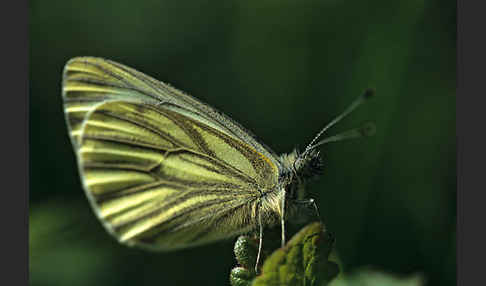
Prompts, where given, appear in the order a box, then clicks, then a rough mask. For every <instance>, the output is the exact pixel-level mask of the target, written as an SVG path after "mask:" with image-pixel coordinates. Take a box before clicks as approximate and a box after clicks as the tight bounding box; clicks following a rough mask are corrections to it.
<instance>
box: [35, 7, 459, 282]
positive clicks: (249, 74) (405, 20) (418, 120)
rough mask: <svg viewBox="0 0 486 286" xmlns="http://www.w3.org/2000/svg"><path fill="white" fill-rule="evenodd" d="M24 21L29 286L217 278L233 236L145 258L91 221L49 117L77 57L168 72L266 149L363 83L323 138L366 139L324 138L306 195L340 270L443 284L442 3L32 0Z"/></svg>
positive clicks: (321, 117)
mask: <svg viewBox="0 0 486 286" xmlns="http://www.w3.org/2000/svg"><path fill="white" fill-rule="evenodd" d="M29 22H30V23H29V25H30V27H29V30H30V68H29V74H30V75H29V76H30V86H29V88H30V115H29V117H30V157H31V161H30V186H31V191H30V209H31V210H30V226H29V227H30V245H29V247H30V261H29V263H30V266H29V267H30V281H31V285H52V286H56V285H104V286H108V285H195V284H196V285H206V284H207V285H228V283H229V282H228V274H229V273H230V270H231V267H232V266H233V265H234V263H235V262H234V258H233V256H232V243H233V242H234V240H228V241H223V242H219V243H215V244H211V245H207V246H201V247H198V248H194V249H187V250H181V251H177V252H169V253H147V252H144V251H141V250H138V249H132V248H128V247H124V246H121V245H119V244H117V243H116V241H115V240H114V239H113V238H112V237H111V236H109V235H107V234H106V232H105V231H104V230H103V228H102V226H101V224H100V223H99V222H97V220H96V218H95V216H94V215H93V214H92V212H91V210H90V207H89V204H88V202H87V200H86V198H85V196H84V193H83V191H82V189H81V185H80V182H79V178H78V174H77V170H76V167H77V166H76V162H75V158H74V154H73V151H72V149H71V146H70V141H69V139H68V135H67V131H66V126H65V123H64V115H63V112H62V101H61V91H60V88H61V71H62V67H63V65H64V63H65V62H66V61H67V60H68V59H69V58H71V57H74V56H81V55H91V56H101V57H105V58H109V59H113V60H116V61H119V62H121V63H123V64H126V65H128V66H131V67H134V68H136V69H138V70H140V71H142V72H144V73H147V74H149V75H151V76H153V77H155V78H157V79H160V80H162V81H165V82H168V83H170V84H172V85H173V86H175V87H177V88H179V89H182V90H184V91H186V92H188V93H190V94H192V95H194V96H196V97H197V98H199V99H201V100H203V101H204V102H207V103H209V104H210V105H212V106H215V107H216V108H218V109H219V110H222V111H224V112H225V113H226V114H228V115H230V116H231V117H233V118H234V119H235V120H237V121H238V122H240V123H242V124H243V125H244V126H245V127H247V128H249V129H250V130H252V131H253V132H254V133H255V134H257V135H258V136H259V137H260V138H262V140H263V141H264V142H265V143H266V144H267V145H269V146H270V147H272V148H273V149H274V150H275V151H276V152H277V153H282V152H289V151H291V150H292V148H294V147H295V146H299V147H301V148H302V147H303V146H305V144H306V143H308V142H309V141H310V140H311V139H312V137H313V136H314V135H315V133H316V132H317V131H318V130H319V129H320V128H321V127H322V126H323V125H324V124H325V123H327V122H329V120H330V119H331V118H333V117H334V116H335V115H336V114H338V113H339V112H341V111H342V110H343V108H344V107H345V106H346V105H347V104H349V103H350V102H351V101H352V100H353V99H354V98H355V97H357V96H358V95H359V94H361V93H362V91H363V90H364V89H365V88H367V87H374V88H375V89H376V94H377V96H376V97H375V98H374V99H373V100H372V101H370V102H369V103H367V104H366V105H365V106H363V107H361V108H360V109H359V110H358V111H356V112H355V113H354V114H352V115H351V116H350V117H349V118H347V119H346V120H344V121H343V122H342V123H340V124H339V125H338V126H336V128H333V129H332V130H331V131H330V133H332V134H334V133H336V132H339V131H340V130H345V129H347V128H350V127H354V126H357V125H359V124H360V123H361V122H363V121H367V120H372V121H374V122H375V123H376V126H377V132H376V135H375V136H374V137H371V138H366V139H363V140H356V141H350V142H343V143H339V144H334V145H329V146H325V147H323V148H322V154H323V156H324V160H325V173H324V175H323V176H322V177H321V178H320V179H319V180H317V181H315V182H314V183H312V184H309V187H308V190H309V192H310V197H313V198H314V199H315V200H316V202H317V203H318V206H319V211H320V213H321V217H322V218H323V220H324V222H325V224H326V227H327V229H328V230H329V231H331V232H332V233H333V234H334V235H335V237H336V244H335V249H336V250H337V252H338V253H339V258H340V261H341V264H340V266H341V265H342V268H341V270H344V273H345V274H348V273H350V275H352V273H355V272H354V271H355V270H356V269H358V268H360V267H362V266H366V265H373V266H375V267H377V268H379V269H381V270H383V271H386V272H392V273H397V274H402V275H408V274H412V273H417V272H419V273H423V276H424V277H425V280H426V283H427V284H428V285H454V284H455V280H456V272H455V269H456V267H455V265H456V262H455V261H456V257H455V253H456V248H455V243H456V140H455V134H456V130H455V89H456V80H455V78H456V56H455V55H456V46H455V42H456V3H455V1H438V0H436V1H418V0H411V1H410V0H402V1H385V0H372V1H344V0H342V1H337V0H301V1H295V0H280V1H256V0H249V1H234V0H224V1H202V0H194V1H176V0H157V1H155V0H153V1H114V0H107V1H93V0H86V1H60V0H57V1H56V0H44V1H39V0H31V1H30V21H29ZM188 273H189V274H190V275H188ZM346 277H347V276H346ZM350 285H351V284H350Z"/></svg>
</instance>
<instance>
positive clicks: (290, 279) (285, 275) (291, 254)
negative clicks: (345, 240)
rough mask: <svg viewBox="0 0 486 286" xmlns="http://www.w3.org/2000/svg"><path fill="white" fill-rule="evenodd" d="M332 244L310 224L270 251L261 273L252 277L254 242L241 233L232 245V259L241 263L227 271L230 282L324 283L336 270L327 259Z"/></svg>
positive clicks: (264, 285) (239, 285) (243, 285)
mask: <svg viewBox="0 0 486 286" xmlns="http://www.w3.org/2000/svg"><path fill="white" fill-rule="evenodd" d="M273 241H275V240H273ZM333 243H334V238H333V237H332V236H331V235H330V234H329V233H328V232H326V231H325V229H324V226H323V225H322V224H321V223H318V222H315V223H311V224H309V225H307V226H306V227H304V228H302V229H301V230H300V231H299V232H298V233H297V234H295V235H294V236H293V237H292V239H291V240H289V241H288V243H287V244H286V245H285V246H284V247H283V248H278V249H277V250H275V251H274V252H273V253H271V254H270V255H269V256H268V257H267V259H266V260H265V262H264V263H263V266H262V267H261V270H260V272H261V274H260V275H259V276H256V275H255V271H254V270H253V269H254V265H255V261H256V254H257V250H258V244H257V242H256V241H255V240H254V239H252V238H250V237H248V236H241V237H239V238H238V240H237V242H236V244H235V255H236V259H237V261H238V263H239V264H240V265H241V266H240V267H235V268H234V269H233V270H232V271H231V275H230V282H231V285H233V286H247V285H252V286H269V285H280V286H286V285H288V286H290V285H292V286H293V285H306V286H307V285H310V286H321V285H327V283H328V282H329V281H330V280H332V279H333V278H334V277H336V275H337V274H338V272H339V269H338V266H337V264H336V263H334V262H331V261H329V260H328V257H329V254H330V252H331V250H332V247H333ZM265 256H267V255H266V254H265V253H264V254H263V257H265Z"/></svg>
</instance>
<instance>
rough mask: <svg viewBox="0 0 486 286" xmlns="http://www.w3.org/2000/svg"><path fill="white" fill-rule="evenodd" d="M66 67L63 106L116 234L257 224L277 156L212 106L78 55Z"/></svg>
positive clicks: (219, 232)
mask: <svg viewBox="0 0 486 286" xmlns="http://www.w3.org/2000/svg"><path fill="white" fill-rule="evenodd" d="M89 60H90V61H93V60H94V59H92V58H89ZM101 63H105V61H104V60H103V61H102V62H101ZM70 64H75V65H74V66H76V67H74V66H70ZM81 67H84V70H83V71H82V72H79V70H80V69H81ZM86 67H89V68H92V67H94V68H95V70H96V71H98V73H94V72H87V71H85V70H86ZM65 70H66V71H67V72H66V74H65V78H64V97H65V111H66V116H67V121H68V125H69V126H70V131H71V135H72V141H73V145H74V146H75V151H76V153H77V157H78V163H79V169H80V173H81V178H82V181H83V185H84V189H85V191H86V193H87V195H88V197H89V199H90V202H91V204H92V206H93V208H94V210H95V212H96V213H97V215H98V217H99V218H100V219H101V221H102V222H103V223H104V225H105V227H106V228H107V229H108V231H109V232H110V233H112V234H113V235H114V236H115V237H117V238H118V239H119V241H121V242H123V243H126V244H129V245H141V246H145V247H149V248H153V249H162V250H169V249H177V248H184V247H188V246H193V245H197V244H202V243H206V242H210V241H214V240H218V239H222V238H226V237H230V236H233V235H236V234H239V233H243V232H246V231H248V230H250V229H253V228H254V227H255V225H256V212H257V206H258V203H259V199H260V198H261V194H262V193H263V192H265V191H268V190H272V189H274V187H275V185H276V184H277V179H278V167H277V166H276V165H275V164H274V163H273V162H272V160H271V158H269V157H267V156H265V155H264V154H262V153H261V152H259V151H258V150H256V148H255V147H254V146H252V145H251V144H246V142H243V141H242V140H241V139H240V138H239V137H238V136H236V135H235V134H234V133H232V132H229V130H226V129H228V128H227V127H226V125H223V124H222V123H221V122H219V121H217V120H212V118H211V114H207V113H203V112H201V111H200V110H198V109H195V108H192V107H191V106H189V105H182V104H178V103H177V102H175V100H173V99H172V98H170V97H169V98H168V99H167V100H165V99H160V98H162V95H160V94H159V93H157V92H156V90H154V91H153V95H154V96H155V95H157V96H158V97H154V96H149V95H147V94H152V93H149V91H148V88H147V87H142V86H140V87H139V86H137V87H136V88H135V87H134V86H133V85H132V87H131V88H129V87H128V86H129V85H128V84H127V82H129V80H128V79H131V80H135V79H133V78H132V77H130V76H126V75H125V76H121V75H117V76H113V71H112V70H111V69H109V68H104V69H100V68H99V66H97V65H90V64H87V65H86V64H85V63H83V62H82V61H81V63H79V62H78V61H71V62H70V63H68V66H67V67H66V69H65ZM75 71H78V72H75ZM100 71H104V73H103V74H100V73H99V72H100ZM130 74H132V73H130ZM137 76H138V77H137V78H140V77H143V75H137ZM108 78H109V79H110V80H113V81H114V79H115V78H116V79H117V83H114V82H110V83H108ZM146 81H148V80H140V82H137V84H138V83H141V82H146ZM123 82H125V83H124V84H123V85H122V84H121V83H123ZM133 84H135V83H133ZM140 85H141V84H140ZM150 98H154V100H153V101H151V100H150ZM118 99H122V100H118ZM223 123H225V122H223ZM260 148H263V147H262V146H261V145H260ZM277 211H278V210H277Z"/></svg>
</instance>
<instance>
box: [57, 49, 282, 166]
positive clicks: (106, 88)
mask: <svg viewBox="0 0 486 286" xmlns="http://www.w3.org/2000/svg"><path fill="white" fill-rule="evenodd" d="M63 98H64V104H65V113H66V119H67V123H68V126H69V129H70V134H71V139H72V143H73V145H74V147H75V148H78V145H79V134H80V132H81V130H80V128H81V125H82V123H83V120H84V118H85V116H86V114H87V113H88V112H89V111H91V110H92V109H93V108H94V107H95V106H96V105H98V104H99V103H100V102H105V101H108V100H128V101H137V102H143V103H152V104H165V103H170V104H172V105H176V106H179V107H182V108H184V109H185V111H188V112H186V115H187V116H190V117H196V118H197V120H200V121H202V122H204V123H205V124H206V125H208V126H210V127H212V128H214V129H216V130H218V131H220V132H221V133H224V134H226V135H228V136H231V137H235V138H238V139H239V140H240V141H243V142H245V143H246V144H248V145H250V146H251V147H252V148H253V149H254V150H256V151H257V152H259V153H261V154H262V155H264V156H265V157H267V158H268V159H269V160H270V161H272V163H273V164H274V165H276V166H279V164H280V163H279V160H278V156H277V155H276V154H275V153H274V152H273V151H272V150H271V149H270V148H268V147H267V146H265V145H264V144H263V143H261V142H259V141H257V139H256V138H255V136H254V135H253V134H251V132H250V131H248V130H246V129H245V128H243V127H242V126H241V125H240V124H238V123H237V122H235V121H233V120H231V118H229V117H228V116H226V115H224V114H223V113H221V112H219V111H217V110H216V109H214V108H212V107H210V106H208V105H206V104H204V103H202V102H200V101H199V100H197V99H196V98H194V97H192V96H189V95H187V94H185V93H183V92H181V91H179V90H177V89H175V88H173V87H171V86H169V85H167V84H164V83H162V82H160V81H158V80H155V79H153V78H151V77H149V76H147V75H145V74H143V73H141V72H138V71H136V70H134V69H132V68H129V67H127V66H124V65H122V64H119V63H116V62H113V61H110V60H105V59H102V58H94V57H78V58H73V59H71V60H70V61H69V62H68V63H67V64H66V66H65V68H64V74H63Z"/></svg>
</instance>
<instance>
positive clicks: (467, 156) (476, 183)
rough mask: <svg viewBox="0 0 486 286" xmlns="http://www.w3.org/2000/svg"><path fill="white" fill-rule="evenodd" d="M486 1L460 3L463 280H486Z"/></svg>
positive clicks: (460, 248)
mask: <svg viewBox="0 0 486 286" xmlns="http://www.w3.org/2000/svg"><path fill="white" fill-rule="evenodd" d="M481 4H482V5H481ZM485 6H486V5H485V3H484V1H474V0H470V1H459V2H458V3H457V103H456V104H457V105H456V106H457V107H456V111H457V112H456V132H457V133H456V134H457V176H458V178H457V182H458V192H457V193H458V196H457V202H458V212H457V214H458V216H457V224H458V225H457V282H458V285H482V284H484V257H485V254H486V248H485V242H486V232H485V220H484V218H485V217H486V214H485V209H486V192H485V191H486V185H485V183H484V178H485V172H484V170H485V168H484V163H485V161H486V160H485V159H486V152H485V147H486V139H485V137H486V136H485V134H484V132H483V131H484V130H485V127H484V125H485V122H486V120H485V113H486V112H485V111H484V108H485V106H486V100H485V96H484V93H485V87H484V84H485V82H486V73H485V71H484V69H485V67H486V56H485V52H486V44H485V42H486V39H485V30H486V29H485V27H486V21H485V16H484V14H485V11H486V7H485Z"/></svg>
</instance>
